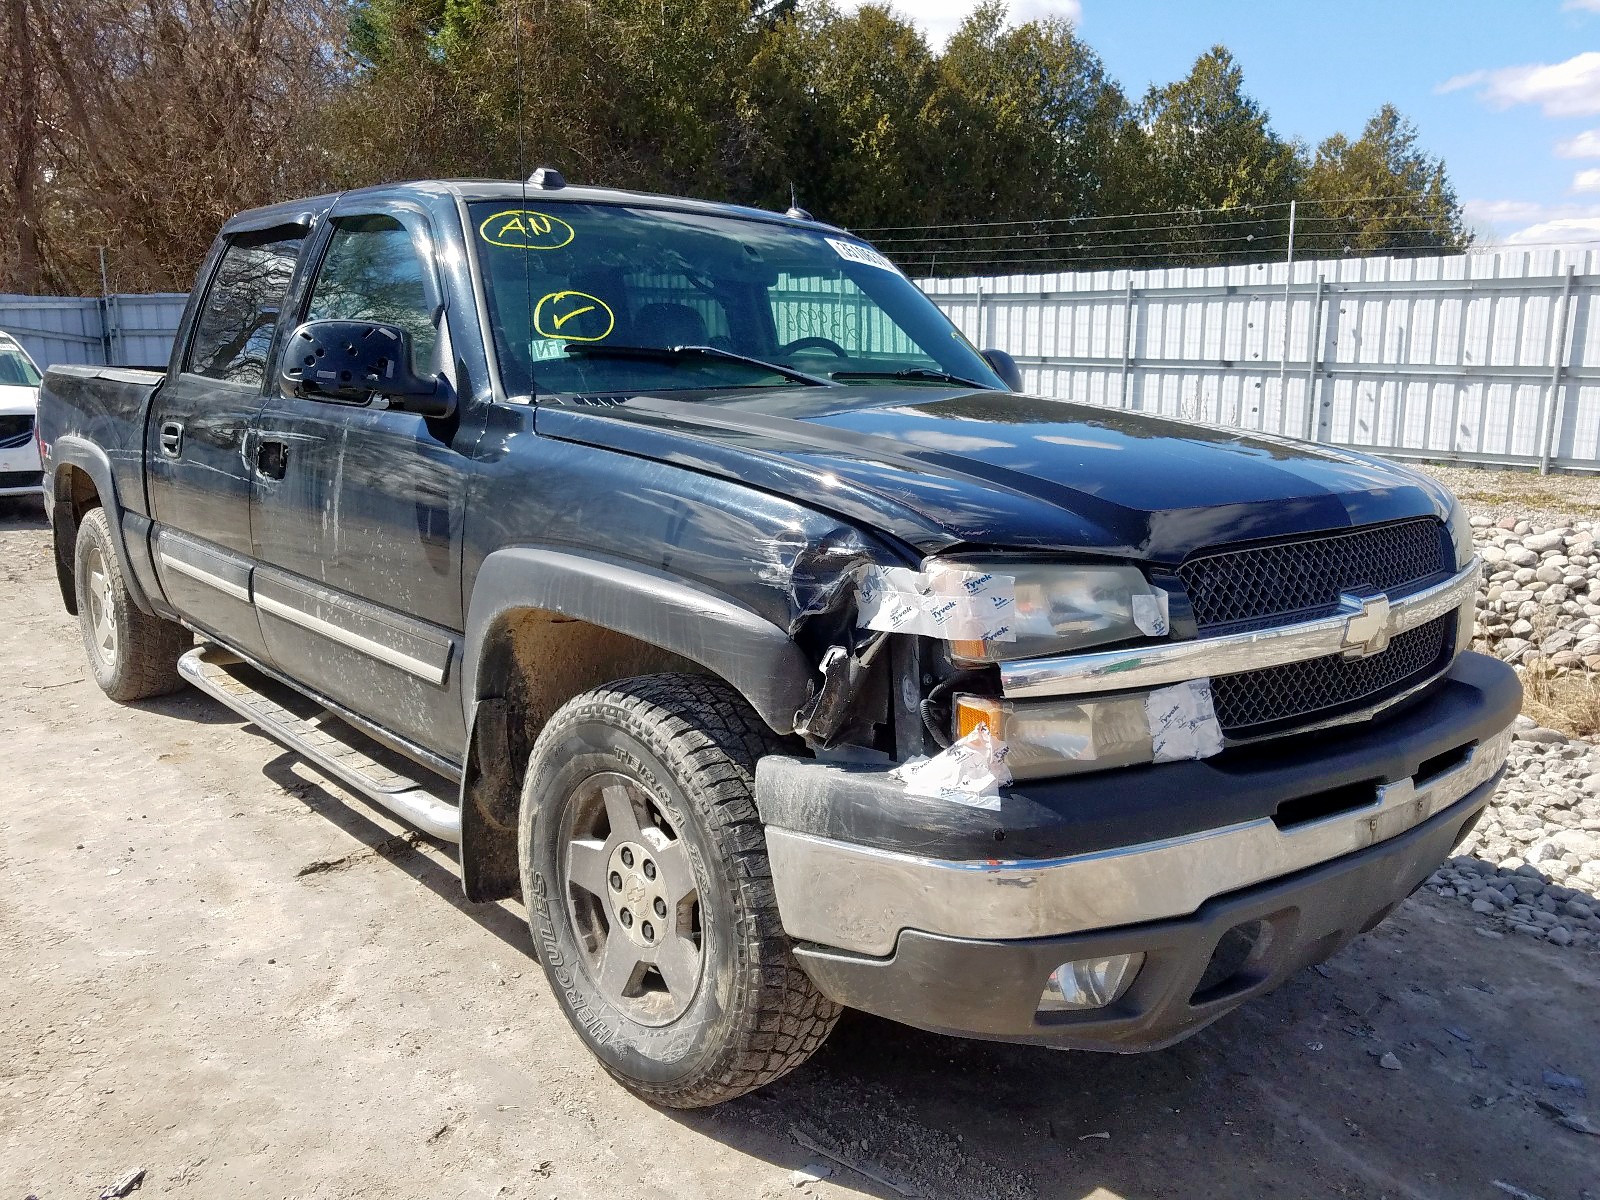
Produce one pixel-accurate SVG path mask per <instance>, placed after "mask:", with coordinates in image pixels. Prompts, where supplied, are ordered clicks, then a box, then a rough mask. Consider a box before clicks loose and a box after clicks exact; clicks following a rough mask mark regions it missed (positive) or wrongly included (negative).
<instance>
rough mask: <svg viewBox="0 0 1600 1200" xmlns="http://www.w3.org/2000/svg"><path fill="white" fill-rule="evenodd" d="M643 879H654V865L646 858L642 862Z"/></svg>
mask: <svg viewBox="0 0 1600 1200" xmlns="http://www.w3.org/2000/svg"><path fill="white" fill-rule="evenodd" d="M644 877H645V878H646V879H654V878H655V877H656V865H655V863H653V862H651V861H650V860H649V859H648V858H647V859H645V860H644Z"/></svg>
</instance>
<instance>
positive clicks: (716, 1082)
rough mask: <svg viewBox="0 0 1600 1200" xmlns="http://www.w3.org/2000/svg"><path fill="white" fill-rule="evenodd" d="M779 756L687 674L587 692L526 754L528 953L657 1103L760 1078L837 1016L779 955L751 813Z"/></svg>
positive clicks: (691, 1104) (789, 959) (708, 686)
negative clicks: (761, 763) (764, 760)
mask: <svg viewBox="0 0 1600 1200" xmlns="http://www.w3.org/2000/svg"><path fill="white" fill-rule="evenodd" d="M782 746H783V743H782V742H781V740H780V739H779V738H777V737H776V736H775V735H774V734H773V733H772V732H771V731H770V730H769V729H767V727H766V726H765V725H764V724H763V723H762V722H761V720H760V718H758V717H757V716H756V714H755V713H754V712H753V711H751V709H750V708H749V706H748V705H747V704H745V702H744V700H743V699H742V698H741V697H740V696H739V695H738V694H737V693H735V692H734V691H733V690H732V689H730V688H729V687H727V685H725V684H723V683H722V682H721V681H719V680H716V679H710V678H706V677H703V676H697V675H652V676H644V677H641V678H637V679H627V680H623V681H621V682H618V683H613V684H608V685H606V686H604V687H600V688H596V689H595V690H593V691H590V692H586V693H584V694H583V695H581V696H578V697H576V698H575V699H573V700H571V701H569V702H568V703H567V704H566V705H564V706H563V707H562V708H561V709H560V710H558V711H557V712H556V714H555V715H554V716H553V717H551V718H550V722H549V724H547V725H546V726H545V728H544V730H543V731H542V732H541V733H540V735H539V739H538V741H537V742H536V743H535V745H534V748H533V753H532V755H531V757H530V759H529V762H528V772H527V779H526V783H525V785H524V788H523V794H522V804H521V818H520V823H519V825H520V828H519V850H520V858H521V864H522V889H523V896H524V897H525V898H526V899H527V902H528V922H529V925H530V926H531V927H532V930H533V937H534V941H535V943H536V944H537V945H538V947H539V953H540V957H541V959H542V961H543V964H544V970H545V974H546V976H547V977H548V978H549V980H550V984H551V988H552V990H553V991H554V992H555V995H556V998H557V999H558V1000H559V1001H560V1003H561V1007H562V1010H563V1011H564V1012H565V1013H566V1015H567V1019H568V1020H569V1021H570V1022H571V1023H572V1027H573V1029H574V1030H576V1031H577V1033H578V1036H579V1037H580V1038H582V1039H583V1041H584V1043H585V1044H586V1045H587V1046H588V1047H589V1049H590V1050H591V1051H592V1052H593V1053H594V1055H595V1056H596V1057H597V1058H598V1059H599V1060H600V1062H601V1064H602V1065H603V1066H604V1067H605V1069H606V1070H607V1071H608V1072H610V1074H611V1075H612V1076H613V1077H614V1078H615V1079H616V1080H617V1081H618V1082H620V1083H621V1084H622V1085H623V1086H624V1087H626V1088H627V1089H628V1090H629V1091H632V1092H634V1093H635V1094H637V1095H639V1096H641V1097H642V1098H644V1099H646V1100H649V1101H652V1102H653V1103H657V1104H662V1105H666V1106H669V1107H672V1108H699V1107H703V1106H706V1105H711V1104H720V1103H721V1102H722V1101H724V1100H731V1099H733V1098H734V1097H735V1096H739V1095H743V1094H744V1093H745V1092H748V1091H751V1090H752V1089H754V1088H758V1087H761V1086H762V1085H763V1084H766V1083H770V1082H771V1081H772V1080H774V1079H777V1078H778V1077H779V1076H781V1075H784V1074H786V1073H787V1072H789V1071H792V1070H793V1069H794V1068H795V1067H798V1066H799V1065H800V1064H801V1063H803V1062H805V1061H806V1059H808V1058H810V1057H811V1055H812V1054H813V1053H815V1052H816V1050H817V1048H818V1047H819V1046H821V1045H822V1042H823V1040H824V1039H825V1038H826V1037H827V1036H828V1033H829V1032H830V1031H831V1030H832V1028H833V1026H834V1023H835V1022H836V1021H837V1020H838V1018H839V1011H840V1010H839V1006H838V1005H836V1004H834V1003H833V1002H832V1001H831V1000H829V999H828V998H827V997H825V996H824V995H823V994H822V993H821V992H819V991H818V990H817V988H816V985H814V984H813V983H812V982H811V980H810V979H809V978H808V977H807V976H806V974H805V973H804V972H803V971H802V970H801V969H800V967H799V966H798V965H797V964H796V963H795V960H794V956H793V955H792V954H791V952H790V944H789V940H788V938H787V937H786V935H785V934H784V932H783V927H782V924H781V922H780V921H779V918H778V906H777V901H776V899H775V897H774V895H773V890H772V877H771V869H770V868H769V866H768V864H767V853H766V839H765V835H764V834H763V832H762V828H761V821H760V818H759V817H758V816H757V815H756V807H755V801H754V775H755V764H756V760H757V759H759V758H760V757H761V756H762V755H763V754H767V753H771V752H773V751H774V750H778V749H781V748H782Z"/></svg>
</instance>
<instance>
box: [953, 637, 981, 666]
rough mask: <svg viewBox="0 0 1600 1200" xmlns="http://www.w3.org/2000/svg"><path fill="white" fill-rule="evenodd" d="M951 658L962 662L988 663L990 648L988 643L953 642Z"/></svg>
mask: <svg viewBox="0 0 1600 1200" xmlns="http://www.w3.org/2000/svg"><path fill="white" fill-rule="evenodd" d="M950 656H951V657H952V658H955V659H957V660H958V661H960V662H973V663H976V662H988V661H989V648H988V643H986V642H951V643H950Z"/></svg>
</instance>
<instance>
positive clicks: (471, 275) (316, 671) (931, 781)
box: [39, 171, 1521, 1107]
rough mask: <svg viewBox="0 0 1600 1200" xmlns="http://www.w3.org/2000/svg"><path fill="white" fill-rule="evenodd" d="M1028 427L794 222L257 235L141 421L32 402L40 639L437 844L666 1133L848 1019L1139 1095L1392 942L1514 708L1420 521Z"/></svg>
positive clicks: (1182, 443)
mask: <svg viewBox="0 0 1600 1200" xmlns="http://www.w3.org/2000/svg"><path fill="white" fill-rule="evenodd" d="M1020 384H1021V381H1020V378H1019V372H1018V369H1017V366H1016V364H1015V362H1013V361H1012V360H1011V359H1009V358H1008V357H1007V356H1006V355H1004V354H1002V353H1000V352H997V351H990V352H986V353H980V351H979V350H978V349H976V348H975V347H973V346H972V345H971V344H970V343H969V342H968V340H967V338H966V337H965V336H963V334H962V333H961V332H960V330H958V329H957V328H956V327H955V326H954V325H952V324H951V322H950V321H949V320H948V319H947V318H946V317H945V316H944V315H943V314H941V312H940V311H939V309H938V308H937V307H936V306H935V305H934V304H933V303H932V302H931V301H930V300H929V299H928V298H927V297H926V296H925V295H924V294H923V293H922V292H921V291H920V290H919V289H918V288H917V287H916V286H914V285H913V284H912V283H911V282H910V281H908V280H907V279H906V278H905V277H904V276H903V275H902V274H901V273H900V272H899V271H898V270H897V269H896V268H895V266H894V265H893V264H892V263H891V262H890V261H889V260H888V259H887V258H885V257H884V256H883V255H882V254H880V253H879V252H878V251H876V250H875V249H873V248H872V247H871V246H869V245H868V244H867V243H865V242H863V241H862V240H861V239H859V238H857V237H855V236H853V235H851V234H850V233H848V232H847V231H845V230H842V229H838V228H833V227H830V226H828V225H825V224H823V223H821V222H818V221H816V220H814V219H812V218H810V217H809V216H808V215H807V214H805V213H803V212H801V211H799V210H791V211H790V212H789V213H787V214H783V215H779V214H776V213H770V212H764V211H758V210H755V209H748V208H739V207H732V206H728V205H722V204H712V203H704V202H699V201H694V200H688V199H680V198H671V197H662V196H650V195H638V194H631V193H625V192H619V191H611V190H606V189H598V188H581V187H575V186H568V185H567V184H566V183H565V181H564V180H562V179H561V177H560V176H559V174H558V173H556V172H554V171H541V172H539V173H537V174H536V175H535V176H534V178H533V179H531V180H529V181H527V182H523V183H518V182H462V181H433V182H419V183H407V184H400V185H394V186H387V187H380V188H374V189H369V190H362V191H353V192H346V193H343V194H340V195H330V196H321V197H315V198H311V199H306V200H299V201H295V202H293V203H288V204H280V205H276V206H273V207H269V208H263V209H259V210H255V211H252V212H247V213H243V214H241V215H239V216H237V217H235V218H233V219H232V220H230V221H229V222H228V223H227V224H226V225H225V226H224V228H223V229H222V231H221V234H220V236H219V237H218V238H217V240H216V243H215V246H214V248H213V249H212V251H211V254H210V256H209V257H208V259H207V260H206V262H205V264H204V266H203V267H202V269H201V271H200V275H199V279H198V281H197V283H196V286H195V289H194V292H193V295H192V296H191V298H190V300H189V304H188V308H187V310H186V312H185V315H184V318H183V322H182V326H181V328H180V330H179V332H178V336H177V339H176V343H175V345H174V348H173V351H172V357H171V361H170V362H169V363H168V364H167V366H166V368H165V370H164V371H146V370H130V369H111V368H86V367H60V368H53V369H51V370H50V371H48V372H47V373H46V376H45V379H44V385H43V394H42V400H41V403H40V410H39V421H40V433H41V439H42V442H43V444H44V452H45V457H44V470H45V478H46V481H47V487H46V494H47V497H48V501H49V507H50V514H51V522H52V527H53V531H54V544H55V552H56V563H57V569H58V572H59V575H60V582H61V594H62V598H63V600H64V602H65V604H66V605H67V607H68V609H70V610H72V611H73V612H75V613H76V614H77V615H78V617H79V619H80V623H81V626H82V630H83V638H84V643H85V647H86V652H87V655H88V659H89V663H90V665H91V667H92V670H93V673H94V675H95V678H96V679H97V680H98V682H99V683H100V685H101V686H102V687H103V688H104V689H105V690H106V692H107V693H108V694H109V695H110V696H112V697H113V698H115V699H118V700H134V699H137V698H140V697H144V696H149V695H153V694H156V693H159V692H162V691H166V690H170V689H172V688H176V687H178V686H180V685H182V684H183V683H184V682H185V681H187V682H188V683H190V684H193V685H195V686H197V687H199V688H201V689H203V690H204V691H206V692H208V693H209V694H211V695H212V696H214V697H216V698H217V699H218V700H219V701H220V702H222V703H223V704H225V705H228V706H230V707H231V708H233V709H235V710H236V711H237V712H239V713H241V714H242V715H244V716H245V717H246V718H247V719H248V720H250V721H252V722H254V723H256V724H257V725H259V726H260V727H261V728H262V729H263V730H265V731H266V732H268V733H270V734H271V735H272V736H274V737H276V738H278V739H280V740H282V741H283V742H284V743H285V744H287V745H289V746H291V747H293V748H295V749H296V750H298V751H299V752H300V753H301V754H303V755H304V756H305V757H306V758H307V759H309V760H310V761H311V762H312V763H313V764H315V765H316V766H317V767H318V768H319V769H321V770H322V771H324V772H326V773H327V774H329V775H330V776H332V777H334V778H335V779H337V780H339V781H340V782H342V783H343V784H345V785H347V786H348V787H349V788H351V789H352V790H354V791H355V792H357V793H358V794H361V795H363V796H365V797H367V798H370V799H371V800H372V801H374V802H376V803H378V804H381V805H384V806H386V807H387V808H389V809H391V810H392V811H393V812H395V813H397V814H399V815H400V816H401V817H402V818H404V819H405V820H407V821H409V822H410V823H411V824H412V825H414V826H415V827H417V828H418V829H420V830H422V831H424V832H425V833H427V834H429V835H431V836H433V837H435V838H438V839H442V840H444V841H447V842H452V843H458V844H459V855H460V869H461V877H462V882H463V885H464V887H465V890H466V894H467V896H468V897H469V898H470V899H471V900H473V901H478V902H493V901H500V900H506V899H519V900H520V901H521V902H522V903H523V904H524V905H526V908H527V915H528V920H529V923H530V926H531V929H532V932H533V940H534V943H535V946H536V949H537V953H538V955H539V958H540V961H541V963H542V965H543V967H544V970H545V973H546V975H547V976H548V979H549V983H550V986H551V989H552V991H553V993H554V995H555V997H556V998H557V1000H558V1001H559V1003H560V1005H561V1006H562V1008H563V1010H564V1011H565V1013H566V1015H567V1017H568V1018H569V1019H570V1022H571V1025H572V1028H573V1030H574V1031H575V1033H576V1035H577V1036H578V1037H579V1038H581V1039H582V1040H583V1041H584V1042H585V1043H586V1044H587V1045H588V1046H589V1048H590V1049H591V1050H592V1051H593V1052H594V1054H595V1055H596V1056H598V1058H599V1060H600V1061H601V1062H602V1063H603V1064H604V1066H605V1068H606V1069H607V1070H608V1071H610V1072H611V1074H612V1075H614V1076H615V1077H616V1078H617V1079H618V1080H619V1081H621V1082H622V1083H623V1084H624V1085H625V1086H627V1087H629V1088H631V1089H633V1090H634V1091H635V1092H637V1093H638V1094H640V1095H642V1096H645V1097H648V1098H649V1099H651V1100H654V1101H657V1102H659V1103H662V1104H666V1105H673V1106H683V1107H691V1106H697V1105H706V1104H712V1103H716V1102H718V1101H721V1100H725V1099H727V1098H729V1097H731V1096H735V1095H738V1094H740V1093H742V1092H745V1091H748V1090H750V1089H752V1088H755V1087H757V1086H760V1085H762V1084H765V1083H767V1082H769V1081H770V1080H772V1079H775V1078H777V1077H778V1076H780V1075H782V1074H783V1073H785V1072H786V1071H789V1070H790V1069H792V1068H794V1067H795V1066H797V1065H798V1064H800V1063H801V1062H803V1061H804V1060H805V1059H806V1058H807V1057H808V1056H809V1055H810V1054H811V1053H812V1052H813V1051H815V1050H816V1048H817V1047H818V1045H820V1044H821V1042H822V1041H823V1039H824V1038H825V1037H826V1036H827V1034H828V1032H829V1030H830V1029H831V1028H832V1026H833V1024H834V1022H835V1020H836V1019H837V1016H838V1014H839V1012H840V1010H841V1007H846V1006H847V1007H854V1008H859V1009H864V1010H867V1011H869V1012H873V1013H877V1014H881V1015H883V1016H885V1017H889V1018H892V1019H894V1020H897V1021H902V1022H906V1023H909V1024H911V1025H915V1026H919V1027H922V1028H926V1029H931V1030H937V1031H943V1032H947V1033H950V1034H957V1035H965V1036H973V1037H980V1038H994V1039H1004V1040H1011V1041H1020V1042H1031V1043H1038V1044H1041V1045H1045V1046H1053V1047H1065V1048H1076V1049H1083V1050H1110V1051H1122V1052H1131V1051H1143V1050H1153V1049H1156V1048H1159V1047H1162V1046H1166V1045H1168V1044H1170V1043H1172V1042H1174V1041H1176V1040H1178V1039H1180V1038H1183V1037H1185V1036H1187V1035H1189V1034H1192V1033H1193V1032H1195V1031H1196V1030H1198V1029H1200V1028H1202V1027H1204V1026H1205V1025H1207V1024H1208V1023H1210V1022H1211V1021H1214V1020H1216V1019H1217V1018H1218V1017H1220V1016H1222V1015H1223V1014H1225V1013H1227V1012H1229V1011H1230V1010H1232V1009H1234V1008H1236V1007H1237V1006H1238V1005H1240V1004H1241V1003H1243V1002H1245V1001H1247V1000H1248V999H1250V998H1251V997H1253V996H1256V995H1259V994H1260V993H1262V992H1264V991H1266V990H1267V989H1269V988H1272V987H1274V986H1276V985H1277V984H1279V983H1280V982H1282V981H1283V980H1284V979H1285V978H1286V977H1287V976H1289V975H1290V974H1291V973H1292V972H1294V971H1296V970H1298V969H1300V968H1302V967H1304V966H1306V965H1307V964H1311V963H1315V962H1317V961H1319V960H1321V959H1323V958H1325V957H1327V956H1328V955H1330V954H1332V953H1333V952H1334V951H1336V950H1337V949H1338V948H1339V947H1340V946H1342V945H1344V944H1345V943H1346V942H1348V941H1349V940H1350V939H1351V938H1353V937H1355V936H1357V935H1358V934H1360V933H1361V932H1363V931H1365V930H1368V929H1370V928H1372V927H1373V926H1374V925H1376V924H1377V923H1378V922H1379V921H1381V920H1383V919H1384V917H1385V916H1386V915H1387V914H1388V913H1389V912H1390V911H1391V910H1392V909H1394V907H1395V906H1396V905H1398V904H1399V903H1400V902H1401V900H1403V899H1404V898H1405V897H1406V896H1407V895H1408V894H1409V893H1410V892H1411V891H1412V890H1413V889H1414V888H1415V887H1416V886H1417V885H1418V884H1419V883H1420V882H1421V881H1422V880H1423V879H1424V878H1425V877H1426V876H1427V875H1428V874H1429V873H1430V872H1431V871H1432V870H1433V869H1434V867H1435V866H1436V865H1437V864H1438V863H1439V862H1440V861H1441V860H1442V859H1444V858H1445V857H1446V855H1448V854H1449V852H1450V850H1451V848H1452V847H1453V846H1455V845H1456V843H1457V842H1458V841H1459V840H1460V839H1461V838H1462V837H1463V836H1464V835H1465V834H1466V833H1467V832H1468V831H1469V830H1470V829H1471V827H1472V825H1473V823H1474V822H1475V821H1476V820H1477V819H1478V817H1479V815H1480V813H1481V812H1482V810H1483V808H1484V806H1485V804H1486V803H1487V802H1488V799H1489V797H1490V795H1491V792H1492V791H1493V789H1494V787H1495V785H1496V782H1497V780H1498V778H1499V776H1500V773H1501V771H1502V770H1503V764H1504V760H1505V757H1506V753H1507V748H1508V743H1509V739H1510V728H1511V725H1512V721H1513V719H1514V717H1515V715H1516V713H1517V711H1518V709H1519V706H1520V700H1521V693H1520V687H1519V684H1518V682H1517V679H1516V676H1515V674H1514V673H1513V672H1512V671H1511V669H1510V668H1509V667H1507V666H1506V665H1504V664H1503V663H1501V662H1499V661H1498V660H1496V659H1493V658H1489V657H1485V656H1482V655H1479V654H1475V653H1473V652H1471V651H1470V650H1469V649H1468V642H1469V637H1470V632H1471V628H1472V613H1473V599H1474V593H1475V590H1476V588H1477V586H1478V582H1479V574H1480V572H1479V564H1478V563H1477V561H1476V560H1475V559H1474V557H1473V549H1472V541H1471V538H1470V536H1469V530H1468V528H1467V523H1466V521H1465V519H1464V517H1463V514H1462V512H1461V510H1460V508H1459V507H1458V506H1457V505H1456V503H1455V502H1454V501H1453V499H1452V498H1451V496H1450V495H1449V494H1448V493H1447V492H1446V491H1445V490H1444V489H1443V488H1442V487H1441V486H1439V485H1438V484H1437V483H1435V482H1433V481H1432V480H1430V479H1429V478H1427V477H1426V476H1424V475H1422V474H1419V473H1417V472H1415V471H1412V470H1409V469H1406V468H1404V467H1400V466H1396V465H1393V464H1390V463H1386V462H1382V461H1379V460H1376V459H1373V458H1369V457H1365V456H1362V455H1358V454H1354V453H1350V452H1347V451H1344V450H1340V449H1333V448H1329V447H1326V446H1318V445H1310V444H1302V443H1297V442H1292V441H1288V440H1284V439H1277V438H1270V437H1264V436H1260V435H1256V434H1251V433H1247V432H1241V431H1239V430H1235V429H1218V428H1209V427H1205V426H1199V425H1191V424H1180V423H1176V422H1173V421H1170V420H1165V419H1162V418H1160V417H1157V416H1153V415H1150V414H1146V413H1142V412H1137V411H1127V410H1113V409H1106V408H1098V407H1089V406H1084V405H1078V404H1071V403H1065V402H1062V401H1058V400H1052V399H1043V398H1039V397H1035V396H1030V395H1027V394H1024V393H1023V391H1022V390H1021V386H1020ZM544 1035H545V1036H553V1034H550V1033H545V1034H544Z"/></svg>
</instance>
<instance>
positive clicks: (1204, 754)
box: [1144, 679, 1222, 763]
mask: <svg viewBox="0 0 1600 1200" xmlns="http://www.w3.org/2000/svg"><path fill="white" fill-rule="evenodd" d="M1144 715H1145V720H1146V721H1147V722H1148V723H1149V726H1150V748H1151V750H1152V751H1153V752H1154V754H1153V757H1154V760H1155V761H1156V762H1158V763H1162V762H1179V761H1181V760H1183V759H1186V758H1210V757H1211V756H1212V755H1213V754H1216V753H1218V752H1219V751H1220V750H1221V749H1222V726H1221V725H1220V724H1218V723H1217V711H1216V709H1215V708H1214V707H1213V706H1212V703H1211V681H1210V680H1209V679H1192V680H1189V681H1188V682H1187V683H1175V684H1173V685H1172V686H1171V687H1164V688H1157V689H1156V690H1155V691H1153V692H1151V693H1150V694H1149V695H1148V696H1146V697H1145V700H1144Z"/></svg>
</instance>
